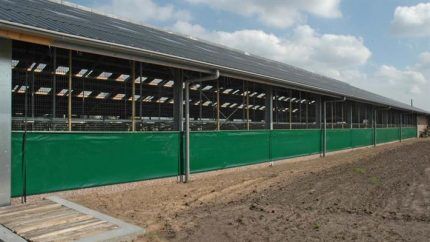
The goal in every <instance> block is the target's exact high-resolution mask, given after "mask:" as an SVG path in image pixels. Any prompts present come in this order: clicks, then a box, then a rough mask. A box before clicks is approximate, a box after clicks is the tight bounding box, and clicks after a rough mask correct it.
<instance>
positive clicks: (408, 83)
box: [355, 52, 430, 110]
mask: <svg viewBox="0 0 430 242" xmlns="http://www.w3.org/2000/svg"><path fill="white" fill-rule="evenodd" d="M355 85H356V86H358V87H361V88H364V89H367V90H370V91H373V92H376V93H378V94H381V95H384V96H386V97H390V98H392V99H395V100H398V101H401V102H404V103H409V102H410V99H414V103H415V104H416V106H418V107H422V108H425V109H427V110H430V102H429V101H428V100H429V97H428V92H429V91H430V53H429V52H424V53H422V54H420V56H419V58H418V62H417V63H416V64H414V65H412V66H407V67H405V68H396V67H394V66H389V65H382V66H380V67H379V68H378V69H377V70H376V72H375V73H374V74H372V75H371V76H369V77H364V78H362V79H359V80H357V81H356V82H355Z"/></svg>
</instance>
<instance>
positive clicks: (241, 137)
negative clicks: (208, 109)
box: [190, 131, 270, 172]
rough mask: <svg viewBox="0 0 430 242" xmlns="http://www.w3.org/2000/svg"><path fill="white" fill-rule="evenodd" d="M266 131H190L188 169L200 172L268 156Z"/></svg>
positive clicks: (260, 159) (241, 163) (258, 159)
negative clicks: (189, 164)
mask: <svg viewBox="0 0 430 242" xmlns="http://www.w3.org/2000/svg"><path fill="white" fill-rule="evenodd" d="M269 136H270V135H269V131H221V132H193V133H191V136H190V142H191V147H190V152H191V155H190V157H191V171H192V172H201V171H208V170H216V169H222V168H227V167H235V166H241V165H250V164H255V163H259V162H264V161H268V160H269V152H270V147H269Z"/></svg>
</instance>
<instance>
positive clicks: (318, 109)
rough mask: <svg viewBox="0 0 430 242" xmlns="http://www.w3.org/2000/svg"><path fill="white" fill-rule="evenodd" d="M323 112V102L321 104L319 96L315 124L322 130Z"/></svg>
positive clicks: (316, 104)
mask: <svg viewBox="0 0 430 242" xmlns="http://www.w3.org/2000/svg"><path fill="white" fill-rule="evenodd" d="M321 112H322V102H321V96H319V97H318V98H317V100H316V103H315V122H316V126H317V127H319V128H321V123H322V120H321V116H322V115H321Z"/></svg>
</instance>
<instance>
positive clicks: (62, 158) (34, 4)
mask: <svg viewBox="0 0 430 242" xmlns="http://www.w3.org/2000/svg"><path fill="white" fill-rule="evenodd" d="M0 92H1V95H0V131H1V132H0V151H1V152H0V204H8V203H9V202H10V198H11V197H19V196H26V195H33V194H40V193H48V192H54V191H61V190H69V189H78V188H85V187H93V186H101V185H108V184H117V183H125V182H133V181H141V180H146V179H154V178H162V177H175V176H177V177H178V180H180V181H184V182H186V181H188V179H189V175H190V174H191V173H197V172H204V171H210V170H216V169H223V168H229V167H235V166H242V165H250V164H256V163H262V162H271V161H276V160H282V159H287V158H293V157H298V156H308V155H315V154H320V155H321V156H325V154H326V153H327V152H333V151H339V150H346V149H352V148H356V147H366V146H375V145H378V144H382V143H388V142H394V141H402V140H404V139H409V138H416V137H417V136H418V135H419V133H420V130H419V129H425V128H426V127H427V125H428V115H429V113H428V112H427V111H425V110H421V109H419V108H416V107H413V106H411V105H407V104H404V103H401V102H398V101H395V100H392V99H389V98H386V97H382V96H379V95H376V94H374V93H371V92H368V91H365V90H362V89H359V88H356V87H354V86H351V85H349V84H347V83H344V82H341V81H338V80H334V79H331V78H328V77H325V76H321V75H318V74H315V73H312V72H309V71H306V70H303V69H300V68H296V67H293V66H290V65H287V64H283V63H279V62H275V61H272V60H268V59H264V58H261V57H258V56H255V55H252V54H249V53H246V52H243V51H239V50H234V49H230V48H228V47H224V46H219V45H216V44H212V43H209V42H205V41H201V40H197V39H195V38H193V37H189V36H181V35H178V34H173V33H169V32H165V31H161V30H159V29H155V28H152V27H148V26H143V25H140V24H136V23H132V22H129V21H124V20H121V19H118V18H115V17H112V16H107V15H103V14H99V13H97V12H94V11H92V10H91V9H86V8H84V7H80V6H77V5H73V4H69V3H64V2H62V1H49V0H14V1H11V0H0Z"/></svg>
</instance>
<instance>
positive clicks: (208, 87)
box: [202, 85, 213, 91]
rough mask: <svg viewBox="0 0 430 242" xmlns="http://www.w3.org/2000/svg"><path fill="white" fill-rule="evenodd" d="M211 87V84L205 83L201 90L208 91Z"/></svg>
mask: <svg viewBox="0 0 430 242" xmlns="http://www.w3.org/2000/svg"><path fill="white" fill-rule="evenodd" d="M212 88H213V86H210V85H207V86H205V87H204V88H203V89H202V90H203V91H209V90H211V89H212Z"/></svg>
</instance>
